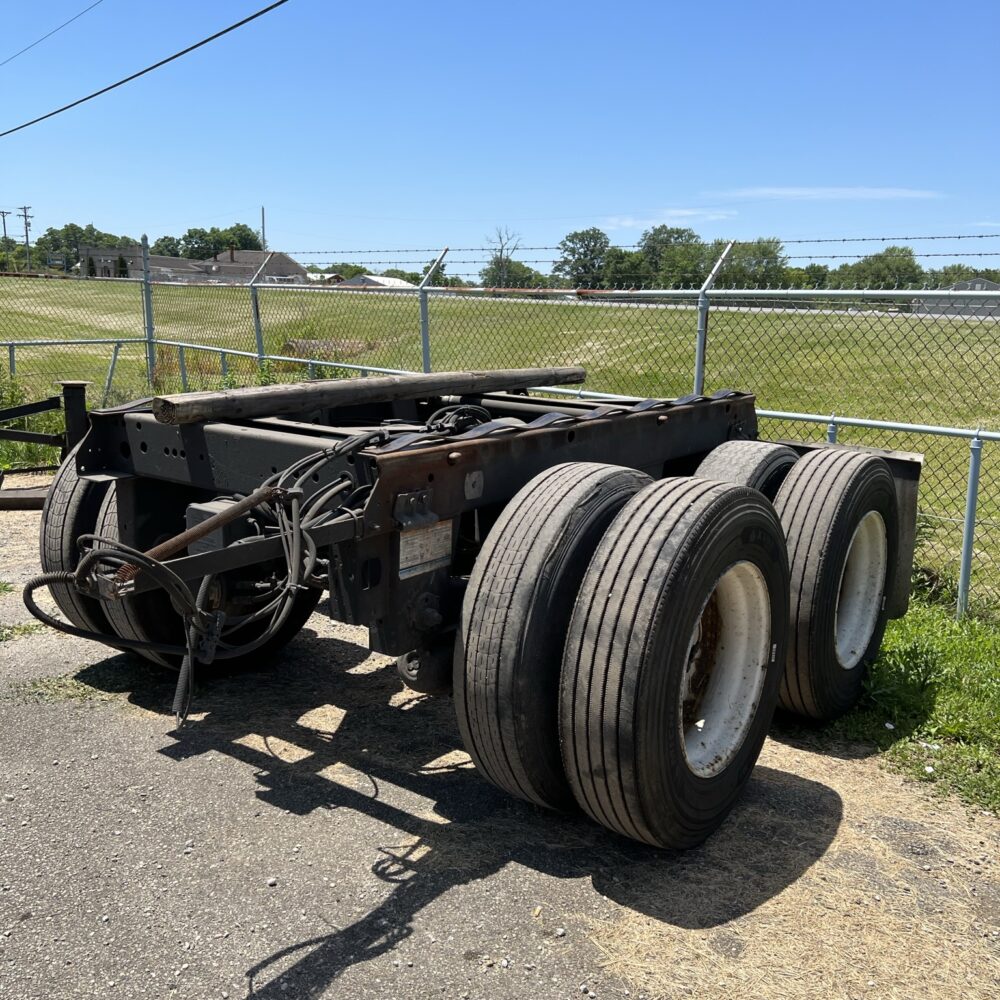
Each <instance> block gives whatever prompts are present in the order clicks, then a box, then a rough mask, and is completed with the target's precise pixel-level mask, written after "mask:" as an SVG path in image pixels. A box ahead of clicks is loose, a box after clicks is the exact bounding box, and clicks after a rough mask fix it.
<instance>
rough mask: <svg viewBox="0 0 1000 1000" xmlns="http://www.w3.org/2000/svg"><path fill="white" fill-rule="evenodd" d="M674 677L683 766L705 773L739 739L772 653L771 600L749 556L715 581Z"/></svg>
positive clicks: (729, 754) (716, 769)
mask: <svg viewBox="0 0 1000 1000" xmlns="http://www.w3.org/2000/svg"><path fill="white" fill-rule="evenodd" d="M688 649H689V652H688V661H687V664H686V665H685V669H684V674H683V677H682V679H681V697H680V699H679V703H678V723H679V728H680V735H681V746H682V747H683V748H684V759H685V761H686V762H687V766H688V768H689V769H690V770H691V771H692V773H694V774H696V775H697V776H698V777H699V778H710V777H712V776H713V775H716V774H719V773H720V772H721V771H723V770H725V768H726V767H727V766H728V765H729V763H730V762H731V761H732V759H733V758H734V757H735V756H736V753H737V751H738V750H739V749H740V747H741V746H742V745H743V742H744V740H745V739H746V736H747V733H748V732H749V730H750V726H751V725H752V723H753V720H754V717H755V715H756V714H757V705H758V703H759V702H760V695H761V691H762V690H763V688H764V679H765V677H766V676H767V666H768V663H769V662H770V659H771V603H770V600H769V597H768V591H767V583H766V582H765V580H764V575H763V574H762V573H761V571H760V570H759V569H758V568H757V567H756V566H755V565H754V564H753V563H751V562H746V561H743V562H738V563H734V564H733V565H732V566H730V567H729V569H727V570H726V571H725V572H724V573H723V574H722V575H721V576H720V577H719V579H718V580H716V582H715V586H714V587H713V588H712V592H711V593H710V594H709V596H708V598H707V599H706V601H705V604H704V605H703V607H702V611H701V614H700V615H699V616H698V621H697V623H696V624H695V627H694V631H693V632H692V634H691V643H690V646H689V647H688Z"/></svg>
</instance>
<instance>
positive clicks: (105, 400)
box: [101, 343, 122, 406]
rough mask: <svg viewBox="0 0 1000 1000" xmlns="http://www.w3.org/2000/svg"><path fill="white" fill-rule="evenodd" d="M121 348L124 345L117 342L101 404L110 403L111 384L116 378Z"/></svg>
mask: <svg viewBox="0 0 1000 1000" xmlns="http://www.w3.org/2000/svg"><path fill="white" fill-rule="evenodd" d="M121 349H122V345H121V344H120V343H117V344H115V346H114V350H112V352H111V364H109V365H108V377H107V378H106V379H105V380H104V395H103V396H101V406H107V405H108V396H110V395H111V384H112V382H114V380H115V365H117V364H118V352H119V351H120V350H121Z"/></svg>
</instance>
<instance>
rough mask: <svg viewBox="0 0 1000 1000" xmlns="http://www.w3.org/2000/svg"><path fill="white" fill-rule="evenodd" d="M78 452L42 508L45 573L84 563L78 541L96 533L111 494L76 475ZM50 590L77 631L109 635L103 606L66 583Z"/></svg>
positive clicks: (64, 465)
mask: <svg viewBox="0 0 1000 1000" xmlns="http://www.w3.org/2000/svg"><path fill="white" fill-rule="evenodd" d="M78 450H79V445H77V447H76V448H74V449H73V450H72V451H71V452H70V453H69V455H67V456H66V459H65V460H64V461H63V463H62V465H61V466H60V467H59V471H58V472H57V473H56V476H55V479H53V480H52V485H51V486H50V487H49V492H48V495H47V496H46V497H45V504H44V506H43V507H42V525H41V531H40V532H39V550H40V552H39V554H40V557H41V566H42V570H43V572H45V573H54V572H60V571H63V572H70V571H72V570H74V569H76V567H77V564H78V563H79V561H80V550H79V548H78V547H77V544H76V540H77V539H78V538H79V537H80V536H81V535H89V534H93V533H94V529H95V527H96V525H97V517H98V513H99V512H100V509H101V504H102V503H103V501H104V497H105V495H106V494H107V492H108V484H107V483H91V482H88V481H87V480H86V479H81V478H80V476H79V475H78V474H77V471H76V453H77V451H78ZM49 590H50V591H51V593H52V597H53V599H54V600H55V602H56V605H57V606H58V608H59V610H60V611H61V612H62V613H63V614H64V615H65V616H66V619H67V620H68V621H69V622H70V623H71V624H73V625H75V626H76V627H77V628H83V629H89V630H90V631H92V632H107V631H108V620H107V617H106V616H105V614H104V611H103V610H102V608H101V604H100V602H99V601H97V600H96V599H95V598H93V597H84V596H83V595H82V594H79V593H77V591H76V590H75V588H73V587H70V586H67V585H66V584H63V583H54V584H51V585H50V587H49Z"/></svg>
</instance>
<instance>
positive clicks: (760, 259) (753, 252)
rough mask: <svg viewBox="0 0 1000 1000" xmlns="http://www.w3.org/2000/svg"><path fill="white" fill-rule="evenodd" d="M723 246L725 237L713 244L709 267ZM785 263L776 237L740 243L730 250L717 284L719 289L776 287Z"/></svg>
mask: <svg viewBox="0 0 1000 1000" xmlns="http://www.w3.org/2000/svg"><path fill="white" fill-rule="evenodd" d="M725 248H726V241H725V240H716V241H715V242H714V243H712V245H711V247H710V249H709V252H708V255H707V258H708V268H709V269H710V268H711V267H712V266H713V265H714V263H715V261H717V260H718V259H719V257H720V256H721V254H722V251H723V250H724V249H725ZM787 265H788V258H787V257H786V256H785V253H784V248H783V247H782V245H781V240H779V239H777V238H776V237H770V238H763V239H756V240H751V241H748V242H740V243H737V244H736V245H735V246H734V247H733V248H732V250H730V251H729V255H728V256H727V257H726V259H725V261H724V262H723V265H722V268H721V269H720V271H719V275H718V277H717V279H716V283H717V284H718V286H719V287H720V288H779V287H781V285H782V284H784V279H785V273H786V270H787ZM706 273H707V271H706Z"/></svg>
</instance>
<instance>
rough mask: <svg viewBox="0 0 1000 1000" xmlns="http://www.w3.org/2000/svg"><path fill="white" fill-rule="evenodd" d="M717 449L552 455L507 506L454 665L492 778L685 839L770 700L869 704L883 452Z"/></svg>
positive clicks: (750, 759) (879, 574)
mask: <svg viewBox="0 0 1000 1000" xmlns="http://www.w3.org/2000/svg"><path fill="white" fill-rule="evenodd" d="M717 450H718V451H724V452H725V453H724V454H723V455H721V456H716V460H715V461H714V462H712V463H707V460H706V463H707V464H706V463H703V467H702V468H700V469H699V470H698V475H697V476H696V477H694V478H682V479H664V480H660V481H658V482H655V483H653V482H650V480H649V479H648V477H646V476H644V475H642V474H640V473H637V472H634V471H632V470H628V469H621V468H616V467H611V466H601V465H583V464H569V465H563V466H556V467H555V468H552V469H549V470H548V471H547V472H545V473H543V474H541V475H540V476H538V477H536V478H535V479H534V480H532V481H531V482H530V483H529V484H528V485H527V486H525V487H524V489H522V490H521V491H520V493H518V494H517V495H516V496H515V497H514V498H513V499H512V500H511V502H510V504H509V505H508V506H507V508H506V509H505V510H504V513H503V514H502V516H501V518H500V519H499V520H498V522H497V524H496V525H495V527H494V529H493V531H492V532H491V533H490V535H489V536H488V538H487V540H486V543H485V545H484V547H483V550H482V552H481V554H480V557H479V559H478V560H477V562H476V566H475V569H474V571H473V573H472V576H471V578H470V582H469V587H468V590H467V592H466V596H465V602H464V605H463V609H462V621H461V628H460V634H459V641H458V642H457V644H456V659H455V672H454V691H455V699H456V710H457V713H458V722H459V728H460V731H461V733H462V737H463V740H464V742H465V746H466V748H467V749H468V751H469V753H470V755H471V757H472V759H473V761H474V762H475V764H476V765H477V767H478V768H479V770H480V771H481V772H482V773H483V774H484V775H485V776H486V777H487V778H488V779H489V780H491V781H492V782H493V783H494V784H496V785H497V786H499V787H500V788H503V789H504V790H506V791H508V792H510V793H511V794H513V795H515V796H519V797H520V798H523V799H526V800H527V801H529V802H533V803H535V804H538V805H542V806H547V807H549V808H554V809H565V808H567V807H572V806H573V805H577V806H579V807H580V808H582V809H583V810H584V811H585V812H587V813H588V814H589V815H590V816H591V817H592V818H593V819H595V820H596V821H597V822H599V823H601V824H602V825H604V826H605V827H607V828H609V829H611V830H614V831H616V832H618V833H621V834H623V835H625V836H627V837H630V838H632V839H635V840H639V841H642V842H644V843H649V844H653V845H656V846H660V847H673V848H684V847H690V846H693V845H695V844H697V843H699V842H701V841H702V840H704V839H705V837H707V836H708V835H709V834H710V833H711V832H712V831H713V830H714V829H715V828H716V827H717V826H718V825H719V824H720V823H721V822H722V821H723V819H724V818H725V816H726V814H727V813H728V812H729V810H730V809H731V808H732V806H733V804H734V803H735V801H736V799H737V798H738V796H739V793H740V791H741V790H742V788H743V786H744V785H745V784H746V782H747V780H748V778H749V776H750V772H751V770H752V768H753V766H754V764H755V762H756V760H757V757H758V755H759V753H760V749H761V746H762V744H763V741H764V738H765V736H766V733H767V729H768V726H769V724H770V721H771V718H772V714H773V712H774V709H775V707H776V706H777V705H778V704H780V705H781V706H782V707H783V708H785V709H787V710H789V711H792V712H794V713H796V714H798V715H801V716H804V717H807V718H811V719H817V720H824V719H830V718H834V717H836V716H837V715H840V714H842V713H843V712H845V711H847V710H848V709H849V708H850V707H852V706H853V705H854V704H855V702H856V701H857V699H858V697H859V695H860V693H861V689H862V685H863V681H864V677H865V671H866V668H867V666H868V664H870V663H871V661H872V660H873V659H874V658H875V656H876V655H877V654H878V650H879V646H880V644H881V640H882V635H883V632H884V629H885V624H886V618H887V613H886V595H887V594H888V593H890V592H891V588H892V586H893V584H894V579H893V576H894V573H895V567H896V561H897V559H896V544H897V542H896V539H897V535H898V524H897V521H898V513H897V508H896V497H895V488H894V482H893V478H892V474H891V472H890V470H889V468H888V466H887V465H886V463H885V462H884V461H883V460H882V459H881V458H878V457H877V456H873V455H867V454H861V453H857V452H852V451H847V450H843V449H821V450H818V451H815V452H812V453H810V454H808V455H806V456H805V457H804V458H799V457H798V455H797V453H796V452H794V451H793V450H792V449H790V448H785V447H783V446H774V445H767V444H764V443H761V442H730V443H729V444H728V445H727V446H723V448H721V449H717ZM709 457H710V458H711V456H709ZM702 473H707V474H709V475H707V476H706V477H705V478H702ZM734 478H735V479H737V480H738V481H737V482H732V480H733V479H734ZM719 480H728V481H719ZM765 491H766V494H765ZM771 498H773V501H774V502H773V504H772V503H771V502H770V499H771Z"/></svg>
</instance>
